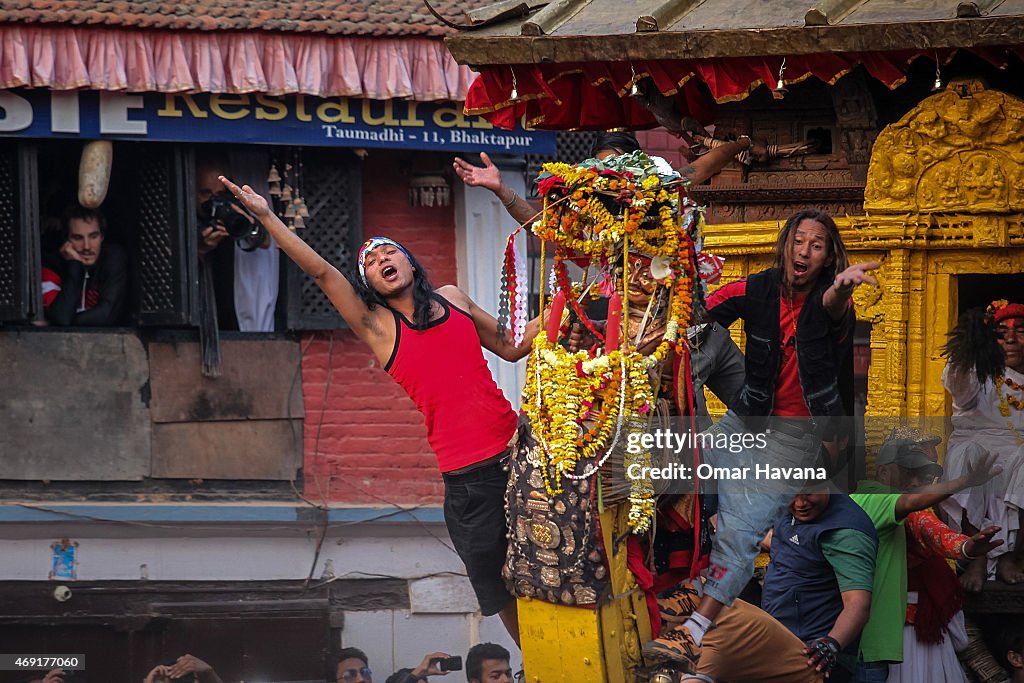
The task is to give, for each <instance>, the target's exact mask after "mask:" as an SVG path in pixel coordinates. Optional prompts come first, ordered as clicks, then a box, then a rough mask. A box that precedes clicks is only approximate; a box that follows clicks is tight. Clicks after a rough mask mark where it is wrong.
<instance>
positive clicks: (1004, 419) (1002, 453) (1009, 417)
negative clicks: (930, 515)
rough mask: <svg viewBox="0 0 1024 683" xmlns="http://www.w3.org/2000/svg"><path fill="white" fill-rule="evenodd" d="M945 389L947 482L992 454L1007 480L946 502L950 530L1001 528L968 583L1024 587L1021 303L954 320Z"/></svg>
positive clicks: (970, 569)
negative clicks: (949, 409) (949, 417)
mask: <svg viewBox="0 0 1024 683" xmlns="http://www.w3.org/2000/svg"><path fill="white" fill-rule="evenodd" d="M945 353H946V356H947V357H948V362H947V364H946V368H945V370H944V371H943V373H942V383H943V384H944V385H945V387H946V390H947V391H948V392H949V393H950V395H951V396H952V398H953V433H952V434H950V436H949V447H948V448H947V449H946V459H945V468H946V476H947V477H948V478H955V477H958V476H960V474H961V473H963V472H964V471H965V469H966V468H968V467H970V466H972V465H974V464H975V463H976V462H977V461H978V460H979V459H980V458H983V457H985V456H986V455H992V456H994V457H995V459H996V463H997V464H999V465H1000V466H1002V469H1003V474H1002V476H1000V477H996V478H995V479H992V480H991V481H990V482H989V483H988V484H987V485H986V486H985V488H983V489H976V490H972V491H963V492H961V493H958V494H957V495H955V496H953V497H951V498H950V499H949V500H947V501H945V502H944V503H943V504H942V510H943V512H945V513H946V515H947V517H948V518H949V523H950V525H951V526H953V528H955V529H958V530H960V531H962V532H963V533H965V534H968V535H973V534H974V533H976V532H977V531H978V529H981V528H982V527H985V526H988V525H990V524H995V525H997V526H999V527H1000V532H999V534H998V535H997V536H996V538H997V539H1001V540H1003V541H1005V543H1004V544H1003V545H1001V546H1000V547H998V548H995V549H994V550H993V551H992V552H990V553H989V555H988V556H987V559H982V558H978V559H976V560H974V561H973V562H971V564H970V565H969V566H968V568H967V572H966V575H967V576H968V578H967V579H965V583H968V584H970V585H974V586H980V585H981V584H982V583H984V581H985V580H986V579H988V578H990V577H995V578H997V579H999V580H1001V581H1004V582H1005V583H1009V584H1015V583H1020V582H1022V581H1024V542H1021V539H1020V538H1018V536H1019V534H1020V532H1019V531H1018V529H1019V528H1021V527H1022V526H1024V523H1022V522H1024V304H1021V303H1010V302H1007V301H1006V300H1005V299H1001V300H999V301H993V302H992V303H991V304H990V305H989V306H988V308H987V309H986V310H985V311H982V310H981V309H971V310H968V311H966V312H964V314H963V315H961V316H960V319H959V320H957V324H956V327H955V328H953V330H952V331H951V332H950V333H949V341H948V342H947V344H946V348H945Z"/></svg>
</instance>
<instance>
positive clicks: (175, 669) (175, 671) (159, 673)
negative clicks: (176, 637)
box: [145, 655, 223, 683]
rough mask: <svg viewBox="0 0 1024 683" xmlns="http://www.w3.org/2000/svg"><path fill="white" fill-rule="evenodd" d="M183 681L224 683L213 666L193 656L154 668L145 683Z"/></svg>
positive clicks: (179, 658)
mask: <svg viewBox="0 0 1024 683" xmlns="http://www.w3.org/2000/svg"><path fill="white" fill-rule="evenodd" d="M182 679H187V680H194V681H197V683H223V682H222V681H221V679H220V676H218V675H217V672H216V671H214V670H213V667H212V666H210V665H209V664H207V663H206V662H204V661H203V660H201V659H199V658H198V657H194V656H192V655H182V656H180V657H178V658H177V659H176V660H175V661H174V662H171V663H170V664H161V665H160V666H156V667H153V669H152V670H151V671H150V672H149V673H148V674H147V675H146V680H145V683H169V682H170V681H175V680H182Z"/></svg>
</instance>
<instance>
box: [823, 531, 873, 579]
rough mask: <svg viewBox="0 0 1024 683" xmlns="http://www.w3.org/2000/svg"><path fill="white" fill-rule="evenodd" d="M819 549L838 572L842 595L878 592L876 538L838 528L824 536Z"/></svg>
mask: <svg viewBox="0 0 1024 683" xmlns="http://www.w3.org/2000/svg"><path fill="white" fill-rule="evenodd" d="M818 546H819V547H820V548H821V552H822V554H823V555H824V556H825V559H826V560H828V563H829V564H830V565H832V571H834V572H835V573H836V581H837V582H838V583H839V592H840V593H845V592H846V591H873V590H874V580H875V557H876V555H877V554H878V544H877V543H875V539H873V538H871V537H870V536H868V535H867V534H862V533H861V532H859V531H857V530H856V529H836V530H834V531H829V532H826V533H824V534H822V535H821V536H820V537H819V538H818Z"/></svg>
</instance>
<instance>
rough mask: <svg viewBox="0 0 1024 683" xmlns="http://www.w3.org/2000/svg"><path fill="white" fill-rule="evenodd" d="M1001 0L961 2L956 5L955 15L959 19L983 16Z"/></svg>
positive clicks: (1001, 0)
mask: <svg viewBox="0 0 1024 683" xmlns="http://www.w3.org/2000/svg"><path fill="white" fill-rule="evenodd" d="M1002 2H1003V0H972V2H961V3H959V4H958V5H957V6H956V16H957V17H959V18H961V19H967V18H971V17H983V16H985V15H986V14H988V13H989V11H991V10H992V9H993V8H994V7H995V6H996V5H999V4H1001V3H1002Z"/></svg>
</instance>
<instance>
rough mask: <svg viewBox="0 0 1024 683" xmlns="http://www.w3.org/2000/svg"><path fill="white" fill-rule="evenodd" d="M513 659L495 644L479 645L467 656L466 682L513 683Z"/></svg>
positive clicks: (472, 648) (471, 649)
mask: <svg viewBox="0 0 1024 683" xmlns="http://www.w3.org/2000/svg"><path fill="white" fill-rule="evenodd" d="M511 659H512V657H511V655H509V653H508V650H506V649H505V648H503V647H502V646H501V645H497V644H495V643H479V644H477V645H474V646H473V647H471V648H470V649H469V653H467V654H466V680H467V681H468V682H469V683H512V665H511V663H510V661H511Z"/></svg>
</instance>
